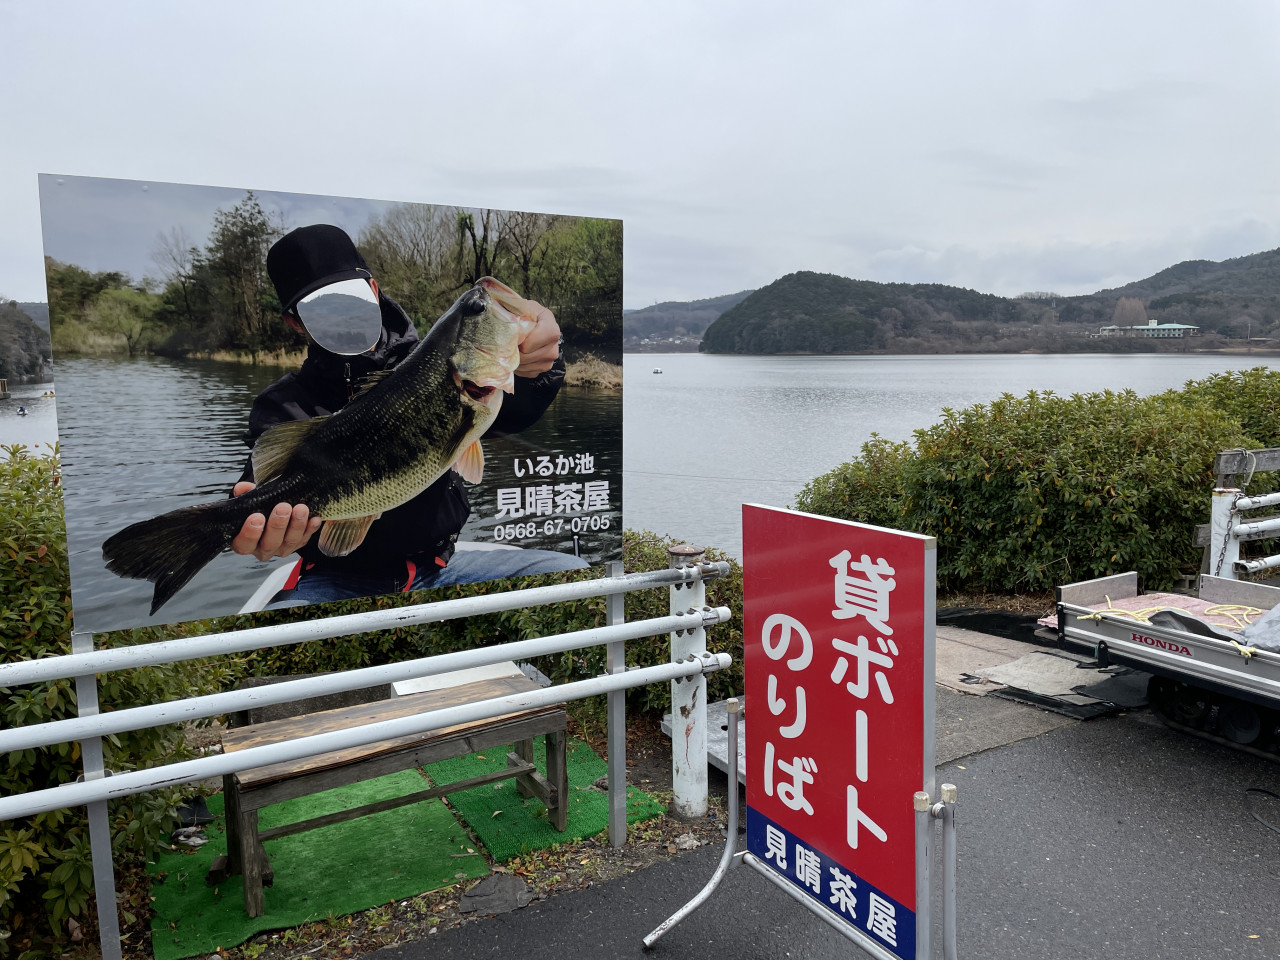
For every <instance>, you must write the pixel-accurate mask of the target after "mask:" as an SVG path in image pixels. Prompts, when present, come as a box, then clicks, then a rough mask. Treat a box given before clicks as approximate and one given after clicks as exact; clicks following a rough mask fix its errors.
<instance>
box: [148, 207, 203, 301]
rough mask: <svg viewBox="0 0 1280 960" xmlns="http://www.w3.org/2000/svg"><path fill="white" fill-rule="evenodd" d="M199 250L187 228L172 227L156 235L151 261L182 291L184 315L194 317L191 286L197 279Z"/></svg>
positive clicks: (167, 279)
mask: <svg viewBox="0 0 1280 960" xmlns="http://www.w3.org/2000/svg"><path fill="white" fill-rule="evenodd" d="M198 255H199V251H198V250H197V249H196V245H195V244H194V243H192V242H191V237H190V235H189V234H188V233H187V231H186V228H184V227H181V226H176V227H171V228H170V229H168V230H165V231H163V232H161V233H159V234H158V235H157V236H156V242H155V246H153V247H152V248H151V262H152V263H154V264H155V265H156V267H157V269H159V271H160V276H161V277H162V278H163V279H164V280H165V281H166V282H167V283H172V284H174V285H175V286H177V287H178V289H179V290H181V291H182V313H183V317H184V318H185V319H186V320H188V321H191V320H193V319H194V315H193V312H192V310H191V287H192V284H193V282H194V280H195V265H196V259H197V257H198Z"/></svg>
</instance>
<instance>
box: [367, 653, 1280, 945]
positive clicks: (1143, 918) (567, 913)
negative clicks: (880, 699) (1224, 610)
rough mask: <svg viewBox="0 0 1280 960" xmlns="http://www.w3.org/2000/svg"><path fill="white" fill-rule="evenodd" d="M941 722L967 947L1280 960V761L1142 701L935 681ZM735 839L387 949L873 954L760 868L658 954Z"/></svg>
mask: <svg viewBox="0 0 1280 960" xmlns="http://www.w3.org/2000/svg"><path fill="white" fill-rule="evenodd" d="M966 641H968V642H971V643H972V645H973V647H974V649H975V651H978V652H982V656H978V652H975V654H974V656H975V658H976V659H975V661H974V662H975V663H976V662H977V660H981V659H983V658H984V657H985V658H986V659H991V658H990V656H989V654H990V650H985V652H983V651H984V648H986V647H993V646H998V644H997V643H996V641H992V642H991V643H990V644H988V643H985V642H983V641H981V640H979V641H976V642H973V638H961V642H962V643H963V642H966ZM1027 649H1028V648H1027V647H1026V646H1025V645H1024V646H1021V647H1014V648H1010V649H1009V650H1008V651H1007V652H1008V653H1009V654H1010V655H1011V656H1012V655H1016V654H1018V653H1021V652H1023V651H1025V650H1027ZM941 657H942V654H941V652H940V664H941ZM996 659H997V660H999V659H1000V658H999V657H997V658H996ZM987 666H989V664H987V663H985V661H984V662H983V664H982V668H986V667H987ZM957 676H958V677H959V676H968V677H970V678H971V677H972V676H973V674H970V673H966V671H965V670H963V669H961V670H959V671H958V673H957ZM939 679H940V681H942V680H943V671H942V669H941V668H940V670H939ZM975 686H977V687H979V688H981V687H982V684H976V685H975ZM997 686H998V685H997ZM975 692H992V691H990V690H981V689H979V690H975ZM994 692H996V693H999V692H1000V691H999V690H998V689H997V690H996V691H994ZM937 717H938V741H937V742H938V758H939V766H938V782H939V783H944V782H948V783H954V784H956V786H957V788H958V792H959V803H958V807H957V822H958V829H959V834H958V836H959V844H958V846H959V854H958V896H957V901H958V911H957V912H958V928H959V936H958V942H959V956H960V957H961V958H983V960H1006V958H1007V960H1013V958H1017V960H1028V958H1045V960H1059V958H1061V960H1094V958H1097V960H1104V958H1105V960H1151V958H1160V960H1204V958H1220V957H1221V958H1236V957H1241V958H1262V957H1280V911H1278V910H1277V906H1280V833H1277V832H1275V830H1272V829H1269V828H1268V827H1267V826H1266V825H1264V824H1263V823H1262V822H1259V820H1258V819H1256V818H1255V817H1254V815H1253V814H1254V813H1256V814H1258V815H1260V816H1261V817H1262V818H1263V819H1265V820H1268V821H1269V822H1270V823H1271V824H1273V825H1274V826H1275V828H1276V829H1277V830H1280V801H1277V800H1275V799H1272V798H1271V797H1268V796H1266V795H1264V794H1259V793H1247V792H1246V791H1249V790H1250V789H1251V788H1252V789H1262V790H1268V791H1271V792H1273V793H1275V794H1280V765H1277V764H1274V763H1271V762H1269V761H1267V760H1262V759H1258V758H1255V757H1252V756H1249V755H1245V754H1242V753H1238V752H1235V751H1232V750H1229V749H1227V748H1225V747H1221V746H1218V745H1216V744H1213V743H1208V742H1205V741H1202V740H1199V739H1196V738H1194V737H1190V736H1186V735H1184V734H1181V733H1178V732H1176V731H1173V730H1170V729H1168V728H1166V727H1164V726H1163V725H1161V724H1160V722H1159V721H1158V720H1157V719H1155V718H1154V717H1153V716H1152V715H1151V714H1150V712H1149V711H1148V710H1147V709H1146V708H1145V707H1137V708H1132V709H1121V710H1115V711H1112V712H1111V713H1110V714H1108V715H1102V716H1096V717H1094V718H1092V719H1088V720H1085V721H1081V720H1076V719H1071V718H1070V717H1068V716H1064V715H1062V714H1061V713H1058V712H1053V711H1047V710H1044V709H1041V708H1039V707H1036V706H1030V705H1026V704H1023V703H1019V702H1014V701H1011V700H1008V699H1003V698H1002V697H1001V696H974V695H970V694H966V693H961V692H956V690H954V689H950V688H948V687H944V686H941V685H940V686H939V688H938V699H937ZM712 773H713V776H720V777H721V778H723V775H722V774H718V773H716V772H715V771H713V772H712ZM722 850H723V847H722V846H720V845H716V846H714V847H704V848H702V849H699V850H696V851H694V852H692V853H689V854H685V855H683V856H680V857H679V858H677V859H675V860H671V861H666V862H663V863H660V864H658V865H655V866H653V867H649V868H647V869H644V870H641V871H638V872H636V873H634V874H631V875H629V876H627V877H624V878H620V879H618V880H614V881H611V882H608V883H603V884H599V885H597V886H595V887H592V888H590V889H587V890H581V891H575V892H571V893H564V894H560V895H558V896H555V897H552V898H551V899H548V900H545V901H540V902H536V903H533V904H531V905H529V906H527V907H525V908H523V909H520V910H516V911H514V912H512V913H508V914H503V915H501V916H496V917H491V918H487V919H485V920H482V921H480V922H478V923H472V924H466V925H464V926H462V927H460V928H457V929H452V930H445V931H441V932H440V933H439V934H436V935H433V936H429V937H426V938H423V939H421V940H418V941H415V942H413V943H409V944H402V945H399V946H396V947H389V948H387V949H385V950H383V951H380V952H379V954H378V957H379V960H434V958H445V957H447V958H473V957H475V958H478V957H493V956H520V957H522V958H530V960H541V958H547V960H552V958H554V960H561V958H564V957H593V958H594V957H600V958H607V957H636V958H639V957H642V956H649V957H653V958H655V960H684V958H698V960H704V958H705V957H706V956H707V955H708V954H717V955H725V956H732V957H734V958H754V957H759V958H785V957H804V958H813V960H821V958H828V957H832V958H834V957H841V958H848V957H857V956H863V955H864V954H862V953H860V952H859V951H858V950H857V949H856V948H855V947H854V946H852V944H850V943H849V942H848V941H846V940H844V939H843V938H841V937H840V936H838V935H837V934H836V933H835V932H834V931H832V930H831V928H830V927H828V926H827V925H826V924H825V923H823V922H822V921H820V920H818V919H817V918H815V917H813V915H812V914H810V913H809V912H808V911H807V910H805V909H804V908H802V907H801V906H799V905H798V904H796V903H795V902H793V901H792V900H791V899H790V898H789V897H787V896H785V895H783V894H782V893H781V892H780V891H778V890H777V889H776V888H775V887H773V886H772V885H771V884H769V883H768V882H767V881H766V880H764V879H763V878H761V877H759V876H757V875H755V874H754V872H752V871H750V870H748V869H747V868H745V867H739V868H735V869H733V870H731V871H730V874H729V876H728V878H727V879H726V881H725V883H724V884H723V885H722V886H721V887H720V889H719V890H718V891H717V893H716V894H715V895H714V896H713V897H712V898H711V900H710V901H709V902H708V903H707V904H706V905H704V906H703V907H702V908H701V909H700V910H698V911H697V912H696V913H694V914H693V915H692V916H691V917H689V918H688V919H686V920H685V921H684V922H683V923H682V924H680V925H679V926H677V927H676V928H675V929H674V930H672V931H671V932H669V933H668V934H667V935H666V936H665V937H664V938H663V939H662V940H661V941H659V942H658V944H657V945H656V946H655V948H654V949H653V950H652V951H650V952H648V953H646V952H645V951H643V950H642V946H641V940H642V938H643V937H644V936H645V935H646V934H647V933H649V932H650V931H651V930H652V929H653V928H654V927H656V926H657V925H658V924H660V923H661V922H662V921H663V920H665V919H666V918H667V917H668V916H669V915H670V914H672V913H674V912H675V911H676V910H677V909H679V908H680V907H681V906H682V905H683V904H684V903H685V902H687V901H688V900H689V899H690V898H691V897H692V896H693V895H694V894H695V893H697V892H698V890H700V889H701V888H702V886H703V884H704V883H705V882H706V881H707V879H708V878H709V877H710V876H711V874H712V872H713V871H714V869H715V866H716V863H717V862H718V860H719V857H720V854H721V852H722ZM934 915H935V917H940V916H941V909H940V907H938V906H936V905H935V908H934ZM934 941H935V942H934V948H935V949H934V955H935V956H936V957H941V956H942V949H941V939H940V936H938V934H937V933H935V937H934Z"/></svg>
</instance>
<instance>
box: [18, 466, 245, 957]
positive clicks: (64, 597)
mask: <svg viewBox="0 0 1280 960" xmlns="http://www.w3.org/2000/svg"><path fill="white" fill-rule="evenodd" d="M59 479H60V478H59V473H58V461H57V457H56V452H55V455H54V456H50V457H41V456H33V455H32V454H31V453H29V452H28V451H27V450H26V448H24V447H21V446H13V447H0V662H14V661H20V660H31V659H35V658H39V657H52V656H58V655H61V654H68V653H70V652H71V598H70V595H69V592H68V575H67V549H66V531H65V527H64V525H63V517H62V496H61V488H60V486H59ZM201 626H202V625H200V624H191V625H188V626H187V627H185V628H179V629H178V630H169V631H166V632H164V633H162V632H161V631H159V630H135V631H127V632H122V633H115V634H106V635H103V636H101V637H99V638H97V640H98V643H99V645H102V646H110V645H124V644H131V643H140V642H147V641H152V640H161V639H169V638H171V637H174V636H181V635H183V634H184V633H186V632H188V631H190V632H198V631H199V630H200V628H201ZM228 676H229V674H228V671H227V670H226V669H225V668H218V667H212V666H210V665H208V664H204V663H201V662H192V663H185V664H175V665H169V666H160V667H151V668H148V669H145V670H129V671H121V672H118V673H110V674H105V675H103V676H102V677H100V678H99V686H98V697H99V704H100V707H101V709H102V711H103V712H107V711H110V710H120V709H124V708H126V707H135V706H142V705H144V704H149V703H158V702H161V701H164V700H174V699H178V698H180V697H184V696H191V695H195V694H199V693H212V692H215V691H216V690H218V689H219V688H220V687H221V686H222V685H223V683H224V682H225V681H226V679H227V678H228ZM74 716H76V694H75V687H74V684H73V682H72V681H70V680H54V681H49V682H46V683H40V684H32V685H30V686H24V687H15V688H0V727H4V728H11V727H18V726H27V725H31V724H36V723H45V722H49V721H53V720H62V719H66V718H70V717H74ZM103 753H104V757H105V760H106V765H107V767H108V768H109V769H111V770H115V771H126V770H134V769H140V768H144V767H152V766H159V765H161V764H164V763H171V762H173V761H175V760H181V759H184V758H186V757H187V756H190V752H189V751H188V750H187V749H186V747H185V745H184V742H183V734H182V731H181V730H180V729H178V728H176V727H173V726H168V727H158V728H155V729H151V730H143V731H139V732H136V733H124V734H119V735H117V736H111V737H108V738H105V739H104V742H103ZM81 769H82V766H81V761H80V748H79V744H78V743H63V744H57V745H55V746H52V747H47V748H41V749H38V750H21V751H16V752H12V753H9V754H8V755H7V756H6V757H5V758H4V760H3V762H2V763H0V795H6V796H7V795H12V794H17V793H27V792H30V791H33V790H43V789H45V788H48V787H53V786H57V785H59V784H64V783H70V782H72V781H74V780H75V779H76V777H77V776H78V775H79V774H80V773H81ZM178 800H179V796H178V791H175V790H161V791H155V792H152V793H146V794H140V795H138V796H136V797H131V798H127V799H123V800H116V801H113V802H112V803H111V804H110V805H109V808H108V810H109V818H110V823H111V834H112V847H113V850H114V852H115V854H116V862H117V864H122V865H123V864H127V863H129V862H130V861H137V860H139V859H140V858H142V857H144V856H146V855H147V854H148V853H149V852H150V851H151V850H152V849H153V848H154V847H155V846H156V845H157V844H158V843H159V842H160V841H161V840H162V838H163V837H165V835H167V834H168V832H169V831H170V830H171V829H172V826H173V823H174V814H175V805H176V803H177V802H178ZM92 885H93V869H92V863H91V859H90V854H89V831H88V824H87V821H86V819H85V815H84V810H83V808H77V809H74V810H55V811H53V812H52V813H44V814H40V815H38V816H34V817H25V818H21V819H17V820H8V821H5V822H4V823H0V931H4V932H5V935H4V936H0V955H3V954H5V953H7V952H9V951H10V950H12V949H13V948H14V947H16V946H17V943H16V941H17V939H19V938H18V937H15V936H14V935H13V933H12V931H20V932H24V933H25V934H26V935H28V936H29V935H30V934H31V933H32V932H33V931H35V930H37V929H38V928H39V927H40V926H42V925H45V924H47V926H48V927H49V931H50V932H51V933H56V934H65V932H66V920H67V918H69V917H73V916H81V915H83V914H84V913H85V908H86V906H87V905H88V903H89V898H90V895H91V891H92Z"/></svg>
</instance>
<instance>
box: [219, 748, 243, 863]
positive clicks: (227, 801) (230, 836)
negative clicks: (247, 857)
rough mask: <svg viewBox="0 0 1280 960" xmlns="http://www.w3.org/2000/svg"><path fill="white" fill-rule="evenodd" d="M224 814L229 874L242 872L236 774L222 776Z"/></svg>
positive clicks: (238, 795) (238, 789) (238, 793)
mask: <svg viewBox="0 0 1280 960" xmlns="http://www.w3.org/2000/svg"><path fill="white" fill-rule="evenodd" d="M222 816H223V820H224V821H225V825H226V828H227V876H229V877H234V876H235V875H236V874H238V873H240V872H241V868H240V864H241V862H242V861H241V859H240V788H239V787H238V786H237V785H236V781H235V774H234V773H228V774H227V775H226V776H224V777H223V778H222Z"/></svg>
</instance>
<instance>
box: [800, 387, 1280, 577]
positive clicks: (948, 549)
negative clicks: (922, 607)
mask: <svg viewBox="0 0 1280 960" xmlns="http://www.w3.org/2000/svg"><path fill="white" fill-rule="evenodd" d="M1267 446H1280V373H1278V372H1276V371H1272V370H1268V369H1266V368H1256V369H1253V370H1248V371H1244V372H1240V373H1226V374H1219V375H1215V376H1212V377H1208V378H1206V379H1204V380H1200V381H1192V382H1189V383H1188V384H1187V385H1186V386H1185V387H1184V388H1183V389H1182V390H1170V391H1168V392H1166V393H1163V394H1160V395H1158V396H1152V397H1139V396H1138V395H1137V394H1135V393H1133V392H1132V391H1125V392H1122V393H1113V392H1110V391H1107V392H1104V393H1091V394H1084V395H1080V394H1077V395H1073V396H1071V397H1059V396H1055V395H1053V394H1051V393H1036V392H1034V391H1033V392H1031V393H1028V394H1027V395H1026V396H1025V397H1014V396H1012V395H1009V394H1005V395H1004V396H1002V397H1001V398H1000V399H998V400H995V401H993V402H991V403H988V404H977V405H975V406H972V407H968V408H966V409H964V410H945V411H943V417H942V420H941V421H940V422H939V423H936V424H934V425H933V426H931V427H929V428H927V429H924V430H917V431H916V432H915V441H914V443H890V442H889V441H886V440H884V439H883V438H880V437H873V438H872V439H871V440H870V441H869V442H868V443H866V444H864V445H863V447H862V453H861V456H860V457H858V458H857V459H856V460H854V461H852V462H851V463H846V464H844V465H842V466H840V467H838V468H836V469H835V470H833V471H831V472H830V473H828V474H825V475H823V476H821V477H818V478H816V479H814V480H813V481H811V482H810V483H809V484H807V485H806V486H805V488H804V489H803V490H802V491H801V493H800V495H799V496H798V497H797V500H796V506H797V507H798V508H799V509H801V510H805V511H808V512H811V513H818V514H823V515H826V516H833V517H841V518H844V519H848V520H858V521H862V522H867V523H875V524H879V525H886V526H892V527H898V528H901V529H907V530H912V531H916V532H920V533H926V534H930V535H932V536H936V537H937V538H938V578H939V582H940V584H941V585H942V586H944V587H946V588H953V589H960V588H976V589H984V590H1000V591H1026V590H1045V589H1049V588H1051V587H1053V586H1055V585H1058V584H1063V583H1070V582H1072V581H1076V580H1085V579H1090V578H1092V577H1099V576H1105V575H1107V574H1111V573H1117V572H1121V571H1126V570H1136V571H1137V572H1138V574H1139V576H1140V577H1141V578H1142V581H1143V583H1144V585H1146V586H1147V587H1148V588H1159V587H1167V586H1170V585H1171V584H1172V583H1173V582H1174V580H1175V579H1176V577H1177V576H1178V575H1179V574H1180V573H1184V572H1192V571H1194V570H1196V569H1198V564H1199V561H1200V554H1201V548H1198V547H1195V546H1193V543H1192V540H1193V535H1194V528H1195V525H1196V524H1198V523H1206V522H1207V521H1208V519H1209V500H1210V497H1209V494H1210V491H1211V490H1212V488H1213V472H1212V466H1213V459H1214V457H1215V456H1216V455H1217V454H1218V453H1219V452H1220V451H1222V450H1226V449H1230V448H1235V447H1267ZM1274 486H1275V481H1274V480H1273V479H1272V478H1271V476H1270V475H1263V476H1259V477H1258V478H1257V479H1256V480H1255V481H1254V482H1253V485H1252V486H1251V487H1250V491H1251V492H1254V493H1257V492H1263V491H1265V490H1269V489H1274Z"/></svg>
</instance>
